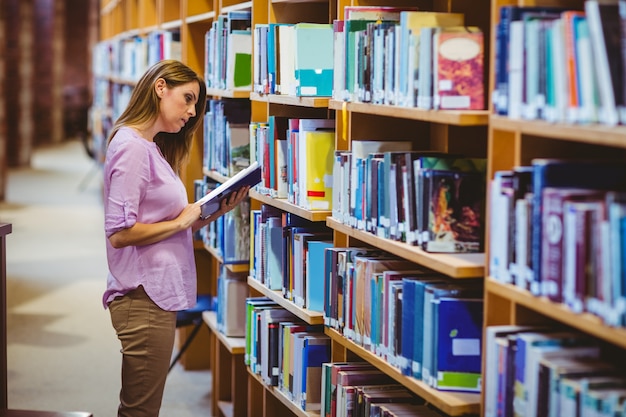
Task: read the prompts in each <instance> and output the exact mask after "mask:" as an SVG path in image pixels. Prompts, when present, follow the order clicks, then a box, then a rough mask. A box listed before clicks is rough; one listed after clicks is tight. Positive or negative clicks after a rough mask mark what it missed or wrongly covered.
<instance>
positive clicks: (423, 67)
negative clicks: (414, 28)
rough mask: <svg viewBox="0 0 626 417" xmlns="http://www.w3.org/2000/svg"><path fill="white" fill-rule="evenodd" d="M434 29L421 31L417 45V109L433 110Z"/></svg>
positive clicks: (427, 28) (429, 28) (428, 28)
mask: <svg viewBox="0 0 626 417" xmlns="http://www.w3.org/2000/svg"><path fill="white" fill-rule="evenodd" d="M434 32H435V28H432V27H425V28H422V29H421V33H420V44H419V64H418V74H417V82H418V88H417V107H418V108H420V109H425V110H430V109H432V108H433V34H434Z"/></svg>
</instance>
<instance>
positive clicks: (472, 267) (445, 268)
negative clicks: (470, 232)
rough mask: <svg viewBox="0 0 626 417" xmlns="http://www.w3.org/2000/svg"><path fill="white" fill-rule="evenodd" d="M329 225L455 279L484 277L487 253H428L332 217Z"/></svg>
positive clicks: (329, 219) (328, 219)
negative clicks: (354, 227)
mask: <svg viewBox="0 0 626 417" xmlns="http://www.w3.org/2000/svg"><path fill="white" fill-rule="evenodd" d="M326 225H327V226H328V227H330V228H331V229H334V230H336V231H337V232H340V233H343V234H345V235H347V236H350V237H353V238H355V239H358V240H360V241H362V242H363V243H367V244H369V245H372V246H375V247H377V248H380V249H383V250H385V251H387V252H390V253H393V254H394V255H397V256H400V257H402V258H405V259H408V260H410V261H412V262H415V263H417V264H420V265H423V266H425V267H427V268H430V269H432V270H434V271H437V272H441V273H442V274H446V275H448V276H450V277H452V278H476V277H484V276H485V254H484V253H467V254H465V253H429V252H426V251H424V250H422V249H420V248H418V247H416V246H412V245H408V244H406V243H403V242H397V241H395V240H390V239H384V238H380V237H378V236H376V235H374V234H372V233H369V232H365V231H362V230H357V229H353V228H352V227H350V226H348V225H346V224H343V223H341V222H340V221H338V220H336V219H334V218H332V217H328V218H327V220H326Z"/></svg>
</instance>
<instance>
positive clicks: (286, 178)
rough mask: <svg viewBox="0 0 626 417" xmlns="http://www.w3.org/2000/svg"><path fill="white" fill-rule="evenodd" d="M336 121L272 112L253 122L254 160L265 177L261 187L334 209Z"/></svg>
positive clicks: (273, 193) (298, 202)
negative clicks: (262, 120) (266, 117)
mask: <svg viewBox="0 0 626 417" xmlns="http://www.w3.org/2000/svg"><path fill="white" fill-rule="evenodd" d="M334 129H335V121H334V120H333V119H305V118H288V117H279V116H270V117H269V119H268V122H267V123H251V124H250V153H251V156H250V158H251V160H256V161H259V163H260V164H261V166H262V170H263V171H262V172H263V178H262V181H261V183H260V184H259V185H258V186H257V191H259V192H260V193H262V194H266V195H270V196H272V197H275V198H286V199H287V200H288V201H289V202H290V203H292V204H295V205H297V206H300V207H303V208H305V209H307V210H326V211H330V210H331V203H332V196H333V188H332V187H333V155H334V152H335V131H334Z"/></svg>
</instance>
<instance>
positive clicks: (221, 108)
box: [202, 98, 250, 177]
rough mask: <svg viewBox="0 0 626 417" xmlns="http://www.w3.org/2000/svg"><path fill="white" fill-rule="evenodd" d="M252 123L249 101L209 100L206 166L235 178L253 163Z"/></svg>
mask: <svg viewBox="0 0 626 417" xmlns="http://www.w3.org/2000/svg"><path fill="white" fill-rule="evenodd" d="M249 124H250V101H249V100H247V99H232V98H223V99H210V100H208V102H207V112H206V113H205V115H204V126H203V128H204V142H203V145H204V147H203V152H202V155H203V163H202V165H203V167H205V168H206V169H207V170H209V171H214V172H217V173H218V174H220V175H223V176H225V177H232V176H233V175H235V174H236V173H237V172H239V171H241V170H242V169H244V168H247V167H248V166H250V130H249Z"/></svg>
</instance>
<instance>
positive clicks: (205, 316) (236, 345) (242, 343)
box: [202, 311, 246, 355]
mask: <svg viewBox="0 0 626 417" xmlns="http://www.w3.org/2000/svg"><path fill="white" fill-rule="evenodd" d="M202 320H204V322H205V323H206V325H207V326H209V328H210V329H211V331H212V332H213V333H214V334H215V335H216V336H217V338H218V339H219V340H220V341H221V342H222V345H224V347H226V349H227V350H228V351H229V352H230V353H231V354H233V355H243V354H244V353H246V338H245V337H227V336H224V334H223V333H222V332H220V331H219V330H218V328H217V313H216V312H215V311H205V312H203V313H202Z"/></svg>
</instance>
